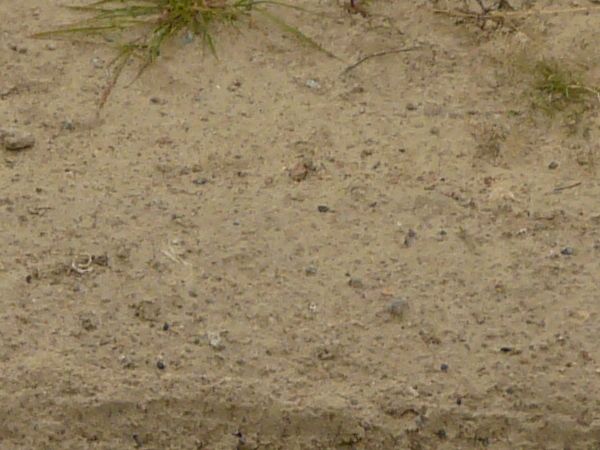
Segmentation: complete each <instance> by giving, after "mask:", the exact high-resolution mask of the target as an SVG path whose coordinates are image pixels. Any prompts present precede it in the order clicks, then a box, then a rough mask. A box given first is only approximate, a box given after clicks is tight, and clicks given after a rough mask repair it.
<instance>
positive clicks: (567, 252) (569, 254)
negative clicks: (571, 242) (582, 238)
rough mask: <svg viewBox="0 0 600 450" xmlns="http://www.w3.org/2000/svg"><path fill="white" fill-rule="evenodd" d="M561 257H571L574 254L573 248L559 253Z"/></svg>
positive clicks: (567, 248) (564, 249) (566, 248)
mask: <svg viewBox="0 0 600 450" xmlns="http://www.w3.org/2000/svg"><path fill="white" fill-rule="evenodd" d="M560 253H561V255H565V256H573V255H574V254H575V249H574V248H573V247H565V248H563V249H562V250H561V251H560Z"/></svg>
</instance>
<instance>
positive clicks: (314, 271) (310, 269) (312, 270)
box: [304, 266, 317, 276]
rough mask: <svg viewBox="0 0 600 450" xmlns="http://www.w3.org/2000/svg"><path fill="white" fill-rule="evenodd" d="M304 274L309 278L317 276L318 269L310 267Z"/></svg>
mask: <svg viewBox="0 0 600 450" xmlns="http://www.w3.org/2000/svg"><path fill="white" fill-rule="evenodd" d="M304 273H305V274H306V275H308V276H312V275H316V274H317V268H316V267H315V266H308V267H307V268H306V269H304Z"/></svg>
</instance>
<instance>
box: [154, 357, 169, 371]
mask: <svg viewBox="0 0 600 450" xmlns="http://www.w3.org/2000/svg"><path fill="white" fill-rule="evenodd" d="M156 367H157V368H158V369H159V370H165V369H166V368H167V365H166V364H165V363H164V361H163V360H162V359H159V360H158V361H157V362H156Z"/></svg>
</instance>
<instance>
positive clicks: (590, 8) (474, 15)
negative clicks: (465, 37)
mask: <svg viewBox="0 0 600 450" xmlns="http://www.w3.org/2000/svg"><path fill="white" fill-rule="evenodd" d="M433 12H434V13H436V14H445V15H448V16H454V17H464V18H467V17H468V18H477V17H484V18H486V19H493V18H504V17H527V16H533V15H536V14H542V15H550V14H568V13H578V12H585V13H591V12H600V7H598V6H581V7H575V8H561V9H538V10H527V11H487V12H485V13H484V14H483V15H482V14H478V13H475V12H472V13H471V12H463V11H452V10H450V9H434V10H433Z"/></svg>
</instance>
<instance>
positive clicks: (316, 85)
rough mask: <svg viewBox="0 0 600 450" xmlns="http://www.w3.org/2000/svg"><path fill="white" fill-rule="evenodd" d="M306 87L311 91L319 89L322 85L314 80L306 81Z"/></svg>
mask: <svg viewBox="0 0 600 450" xmlns="http://www.w3.org/2000/svg"><path fill="white" fill-rule="evenodd" d="M306 87H308V88H310V89H319V88H320V87H321V83H319V82H318V81H317V80H313V79H310V80H306Z"/></svg>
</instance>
